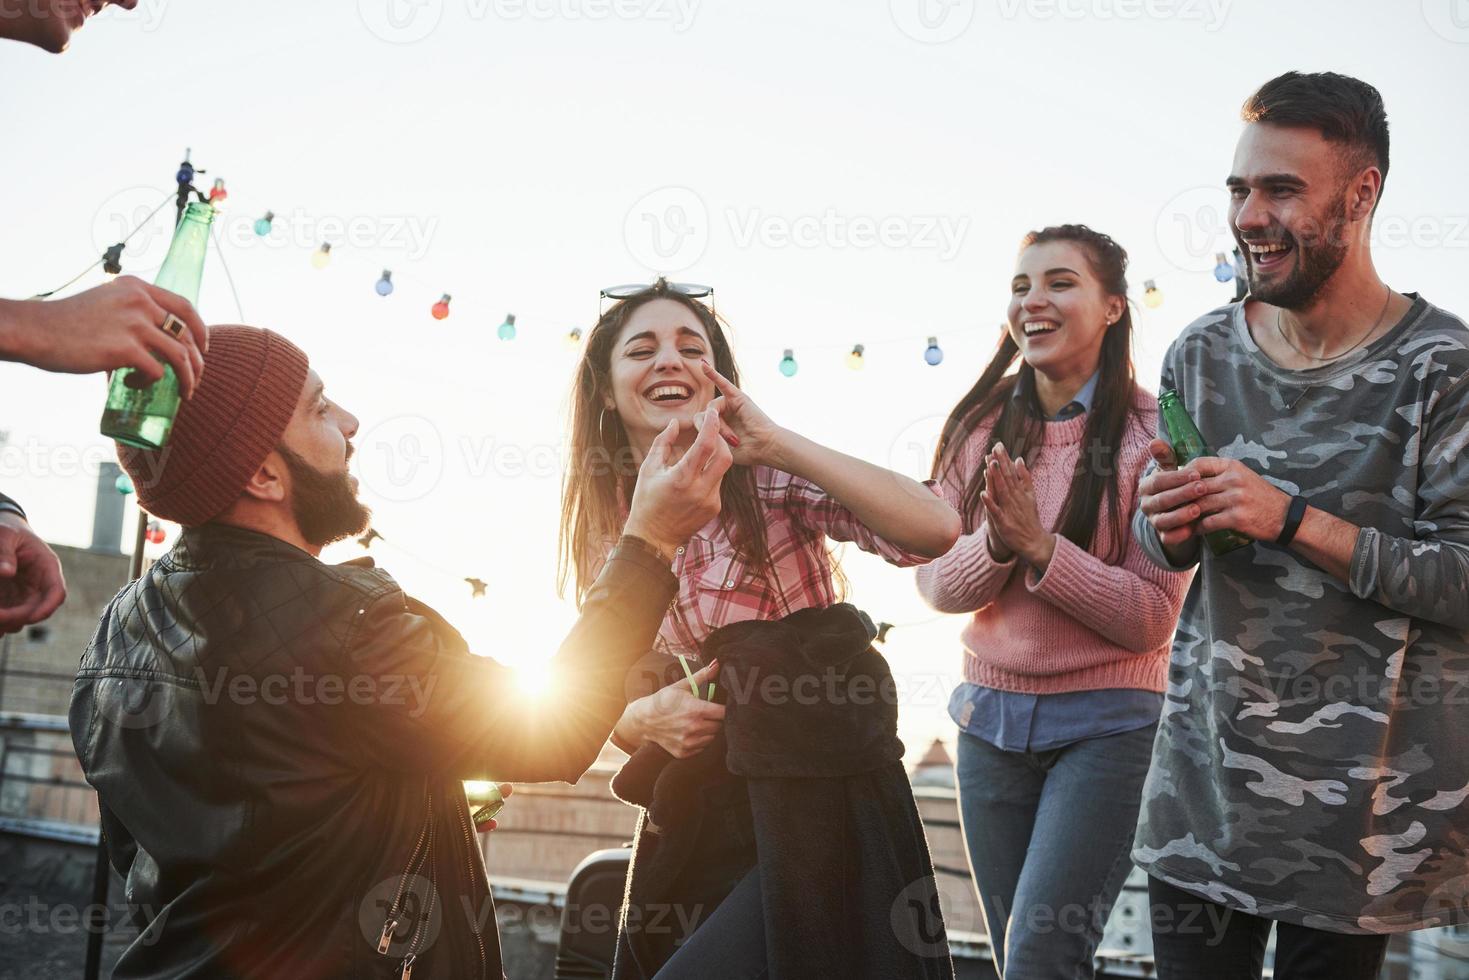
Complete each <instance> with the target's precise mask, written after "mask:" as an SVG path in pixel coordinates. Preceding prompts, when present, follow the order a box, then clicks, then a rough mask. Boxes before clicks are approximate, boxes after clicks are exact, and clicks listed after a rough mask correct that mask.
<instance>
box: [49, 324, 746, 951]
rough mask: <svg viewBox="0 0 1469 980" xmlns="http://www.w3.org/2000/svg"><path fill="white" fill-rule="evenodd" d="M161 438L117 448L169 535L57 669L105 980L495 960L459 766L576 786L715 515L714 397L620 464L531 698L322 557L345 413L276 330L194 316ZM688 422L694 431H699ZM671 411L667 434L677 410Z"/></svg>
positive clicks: (379, 581)
mask: <svg viewBox="0 0 1469 980" xmlns="http://www.w3.org/2000/svg"><path fill="white" fill-rule="evenodd" d="M206 365H207V370H206V371H205V372H204V374H203V375H202V378H201V380H200V382H199V385H198V387H197V388H196V390H195V392H194V397H193V398H192V399H190V400H189V401H187V402H185V403H184V404H183V405H182V406H181V407H180V409H179V413H178V417H177V420H176V421H175V424H174V430H173V436H172V440H171V442H170V444H169V446H168V447H167V448H166V449H164V450H163V451H161V452H145V451H140V450H134V449H129V448H124V447H119V457H120V459H121V461H122V465H123V467H124V468H125V469H126V470H127V472H128V474H129V475H130V476H131V477H132V479H133V482H134V484H135V486H136V487H137V493H138V500H139V502H140V503H141V504H142V505H143V507H144V508H145V509H147V510H148V511H149V512H150V513H152V514H154V515H156V516H158V517H161V518H164V519H167V520H172V521H177V522H178V523H180V524H182V525H184V532H183V533H182V535H180V537H179V540H178V543H177V544H176V545H175V546H174V548H173V549H172V550H171V551H170V552H169V553H168V554H167V555H165V556H164V557H163V558H162V559H160V560H159V561H158V562H157V563H156V564H155V565H154V566H153V567H152V568H151V569H150V570H149V571H148V573H147V574H146V575H145V576H144V577H143V578H142V579H140V580H138V581H136V582H133V583H132V584H130V585H129V586H128V587H127V588H125V589H123V590H122V592H120V593H119V594H118V595H117V597H116V598H115V599H113V601H112V602H111V603H110V604H109V605H108V607H107V609H106V610H105V611H104V613H103V615H102V621H101V623H100V624H99V625H98V627H97V632H96V634H95V635H94V637H93V639H92V642H91V644H90V645H89V646H88V648H87V652H86V654H85V655H84V656H83V657H82V661H81V665H80V668H79V670H78V674H77V680H76V686H75V689H74V692H73V695H72V702H71V731H72V739H73V742H74V744H75V746H76V750H77V755H78V756H79V758H80V759H81V760H82V766H83V769H84V770H85V772H86V775H87V780H88V782H90V783H91V784H92V785H93V786H95V787H96V789H97V793H98V798H99V801H100V804H101V808H102V830H103V833H104V835H105V836H106V839H107V844H108V853H109V855H110V856H111V860H112V863H113V865H114V867H116V869H117V870H118V872H119V873H120V874H122V875H123V876H124V877H125V878H126V880H127V896H128V901H129V903H130V905H131V907H132V908H133V910H134V913H135V915H136V917H137V919H138V924H139V926H140V927H141V931H140V934H139V936H138V938H137V939H136V940H135V941H134V942H133V943H132V945H130V946H129V947H128V948H127V950H125V951H124V952H123V954H122V957H121V958H120V960H119V961H118V964H117V968H116V972H115V973H114V976H115V977H117V978H143V977H160V978H161V977H184V976H189V977H209V978H220V977H256V976H272V977H290V978H292V980H309V978H316V977H323V978H324V977H403V978H407V977H409V976H410V975H412V976H413V977H416V978H429V977H434V978H439V977H442V978H451V977H452V978H456V980H463V978H476V977H478V978H492V980H499V978H501V977H502V976H503V969H502V966H501V961H500V950H499V943H498V937H497V935H496V931H495V926H494V923H495V914H494V908H493V905H492V903H491V899H490V891H489V886H488V883H487V881H486V878H485V870H484V864H483V861H482V860H481V858H480V854H479V851H478V849H477V848H476V846H475V843H474V833H473V829H472V824H471V820H470V816H469V809H468V805H467V801H466V799H465V795H464V790H463V788H462V785H461V780H465V779H511V780H530V781H549V780H556V779H561V780H566V781H568V782H574V781H575V780H576V779H578V778H579V777H580V776H581V774H582V773H583V772H584V771H585V770H586V769H587V767H588V766H589V765H590V764H591V763H592V761H593V760H594V759H595V758H596V756H597V753H598V751H599V750H600V748H601V746H602V745H603V743H604V742H605V741H606V739H607V737H608V735H609V734H610V733H611V731H612V728H613V725H614V724H615V723H616V722H617V719H618V717H619V715H620V714H621V712H622V710H623V707H624V706H625V703H626V698H625V695H624V679H625V676H626V674H627V672H628V670H629V668H630V667H631V666H632V664H633V662H634V661H635V660H637V659H638V657H639V656H640V655H641V654H643V653H645V652H646V651H647V650H648V649H649V648H650V647H651V646H652V643H653V640H654V636H655V634H656V633H657V630H658V625H659V623H660V622H661V620H662V618H663V614H664V611H665V609H666V608H667V606H668V604H669V602H670V601H671V600H672V599H673V596H674V592H675V584H676V583H675V579H674V576H673V574H672V573H671V572H670V570H669V568H670V564H671V562H670V558H671V556H672V555H673V553H674V551H675V549H676V548H677V547H678V546H679V545H680V544H682V542H683V541H684V540H685V539H687V538H688V537H689V536H690V535H691V534H693V532H694V531H696V530H697V529H698V528H700V527H702V526H703V525H704V524H705V523H707V522H708V521H710V520H712V519H713V518H714V517H715V516H717V514H718V511H719V487H720V481H721V478H722V477H723V475H724V472H725V470H727V469H728V467H729V465H730V462H731V459H730V452H729V448H728V447H727V446H726V445H725V443H724V441H723V440H722V439H721V438H720V429H721V426H720V424H719V422H718V413H717V409H710V410H709V412H708V414H706V415H705V416H704V417H703V418H701V419H700V423H701V425H700V428H701V431H700V433H699V435H698V437H697V439H695V441H694V444H693V447H692V448H691V449H689V450H688V451H687V453H685V454H684V455H683V456H682V457H681V458H679V459H677V460H675V459H674V448H673V447H674V443H675V441H676V439H677V436H678V429H679V423H677V422H675V423H672V424H671V425H670V426H669V428H668V429H667V430H665V431H664V432H663V434H662V435H660V436H659V437H658V440H657V441H655V442H654V444H653V449H652V451H651V452H650V453H649V456H648V459H647V461H646V462H645V463H644V464H643V466H642V468H641V470H640V471H639V474H638V480H637V489H636V491H635V493H634V495H633V501H632V509H631V516H630V517H629V518H628V521H627V533H626V534H624V536H623V537H622V539H621V540H620V541H619V542H618V545H617V547H616V549H615V550H614V551H613V552H612V557H611V560H609V561H608V562H607V565H606V567H605V568H604V570H603V572H602V574H601V576H600V577H599V578H598V579H597V582H596V584H595V585H594V586H593V587H592V589H591V591H590V592H589V593H588V594H587V596H586V598H585V600H584V601H583V603H582V608H581V617H580V619H579V620H578V621H577V623H576V625H575V626H574V627H573V628H572V631H571V633H570V635H569V636H568V637H567V638H566V640H565V642H563V643H562V645H561V649H560V651H559V652H558V653H557V655H556V657H555V658H554V660H553V661H552V663H553V665H554V667H555V672H556V675H557V677H558V685H557V688H556V690H557V701H556V705H555V708H554V710H552V709H550V708H549V707H547V706H540V705H536V704H533V703H531V702H529V701H528V699H525V698H524V697H523V696H522V695H520V694H519V692H518V691H517V688H516V685H515V683H514V681H513V679H512V677H511V674H510V672H509V671H508V670H507V669H506V668H504V667H502V666H500V665H499V664H497V663H496V662H495V661H493V660H490V659H488V658H485V657H477V656H473V655H471V654H470V653H469V651H468V649H467V647H466V645H465V642H464V639H463V638H462V637H461V636H460V635H459V634H458V633H457V632H456V631H455V630H454V629H453V628H452V627H451V626H450V625H449V624H448V623H446V622H445V621H444V620H443V619H442V618H441V617H440V616H438V614H436V613H435V612H434V611H433V610H431V609H429V608H428V607H427V606H425V605H423V604H422V603H420V602H418V601H417V600H415V599H413V598H411V597H409V596H407V595H405V594H404V592H403V590H402V589H401V588H400V587H399V586H398V584H397V583H396V582H394V581H393V579H392V577H391V576H389V575H388V574H387V573H386V572H384V571H382V570H380V569H377V568H374V567H372V566H371V562H370V560H369V561H367V562H366V563H365V564H364V563H348V564H347V565H327V564H324V563H322V562H321V561H320V560H319V559H318V555H319V554H320V552H321V549H322V547H323V546H325V545H326V544H328V543H330V542H332V541H336V540H339V539H341V538H344V537H347V536H349V535H352V534H356V533H358V532H360V531H361V530H363V529H364V528H365V527H366V526H367V519H368V511H367V509H366V508H365V507H364V506H363V505H362V504H361V503H359V502H358V501H357V499H356V494H355V486H356V485H355V481H354V480H353V478H352V477H351V476H349V475H348V472H347V461H348V459H349V458H350V457H351V455H352V444H351V442H350V440H351V438H352V436H353V435H354V434H355V433H356V431H357V420H356V419H355V418H354V417H353V416H352V415H351V414H350V413H348V412H347V411H346V410H344V409H343V408H341V407H340V406H338V405H337V404H335V403H334V402H333V401H331V400H330V399H329V398H328V397H327V396H326V392H325V390H324V387H323V385H322V382H321V379H320V378H319V377H317V375H316V373H315V372H314V371H312V370H311V369H310V366H309V364H308V363H307V358H306V355H305V354H304V353H302V352H301V350H300V349H298V348H297V347H296V346H295V345H293V344H292V343H290V342H289V341H288V340H286V339H285V338H283V337H281V336H279V335H278V334H275V333H271V332H270V331H267V330H260V329H256V328H253V327H237V326H223V327H214V328H212V329H211V330H210V332H209V344H208V353H207V355H206ZM705 422H710V423H712V424H703V423H705ZM684 424H685V425H687V423H684Z"/></svg>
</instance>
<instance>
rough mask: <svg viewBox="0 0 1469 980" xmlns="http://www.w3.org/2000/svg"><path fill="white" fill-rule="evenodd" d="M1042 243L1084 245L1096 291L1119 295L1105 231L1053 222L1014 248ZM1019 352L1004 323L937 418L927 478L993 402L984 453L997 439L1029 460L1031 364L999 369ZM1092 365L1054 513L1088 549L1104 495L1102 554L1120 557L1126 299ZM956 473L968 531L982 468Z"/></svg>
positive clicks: (955, 455)
mask: <svg viewBox="0 0 1469 980" xmlns="http://www.w3.org/2000/svg"><path fill="white" fill-rule="evenodd" d="M1045 242H1071V243H1073V244H1076V245H1078V246H1080V247H1081V249H1082V250H1083V251H1084V252H1086V255H1087V258H1088V260H1089V262H1090V264H1091V268H1092V271H1093V273H1095V274H1096V276H1097V278H1098V279H1099V280H1101V284H1102V289H1103V291H1104V292H1106V293H1107V294H1108V295H1109V296H1122V297H1126V296H1127V252H1126V251H1125V250H1123V248H1122V246H1121V245H1118V244H1117V243H1116V242H1115V241H1113V240H1112V239H1111V237H1110V236H1107V235H1104V234H1102V233H1101V232H1099V231H1093V230H1092V229H1091V228H1088V227H1087V226H1086V225H1079V224H1078V225H1053V226H1051V227H1048V228H1043V229H1041V230H1040V231H1032V232H1030V233H1029V234H1027V235H1026V236H1025V238H1023V239H1022V240H1021V243H1020V251H1022V252H1023V251H1025V250H1026V249H1027V248H1029V247H1030V246H1032V245H1040V244H1042V243H1045ZM1019 353H1020V348H1019V347H1018V346H1016V344H1015V341H1014V340H1013V339H1012V338H1011V336H1010V332H1009V331H1008V330H1006V331H1005V332H1004V334H1003V335H1002V336H1001V338H1000V344H999V347H998V349H997V350H996V351H995V356H994V358H993V360H991V361H990V363H989V366H988V367H986V368H985V369H984V373H983V374H981V375H980V376H979V380H978V381H976V382H975V383H974V387H972V388H970V389H969V392H968V393H967V394H966V395H965V396H964V397H963V398H961V399H959V404H957V405H955V406H954V410H953V411H952V412H950V413H949V418H948V421H947V422H945V423H944V430H943V434H942V435H941V436H940V437H939V445H938V450H937V451H936V452H935V453H934V476H935V477H938V478H943V477H944V476H945V475H948V474H951V473H953V472H954V471H955V470H956V469H957V467H959V466H960V465H962V463H963V455H964V454H963V447H964V443H965V442H966V441H967V440H968V438H969V436H970V435H971V434H972V433H973V432H974V430H975V429H976V428H977V427H978V426H979V423H980V422H981V420H983V419H984V418H985V417H986V416H987V415H989V414H990V413H991V412H993V411H994V410H995V408H996V407H999V409H1000V415H999V418H998V419H997V420H996V421H995V425H994V428H993V429H992V430H991V431H990V436H989V444H988V445H987V446H986V447H985V454H988V453H989V451H990V450H991V449H993V448H994V446H995V443H997V442H1003V443H1004V444H1005V449H1006V450H1007V451H1008V452H1009V454H1010V456H1011V458H1013V459H1022V458H1023V459H1025V461H1026V463H1027V465H1029V464H1030V463H1032V462H1033V461H1034V460H1033V457H1034V453H1035V451H1036V450H1037V449H1038V448H1039V446H1040V444H1041V442H1042V439H1043V434H1044V426H1045V423H1044V422H1043V421H1042V420H1041V408H1040V402H1039V399H1038V397H1037V395H1036V387H1035V368H1033V367H1031V366H1030V365H1029V364H1027V363H1025V362H1024V361H1023V360H1022V361H1021V363H1020V369H1019V370H1018V371H1017V372H1016V373H1015V374H1014V375H1007V373H1006V372H1008V371H1009V370H1010V366H1011V365H1012V364H1013V363H1014V362H1015V358H1016V356H1017V355H1018V354H1019ZM1099 371H1100V375H1099V377H1098V379H1097V393H1096V397H1095V399H1093V402H1092V408H1091V411H1089V412H1088V413H1087V418H1086V430H1085V433H1084V435H1083V437H1082V455H1081V457H1080V458H1079V459H1078V460H1077V465H1076V471H1075V472H1074V473H1073V475H1072V477H1071V487H1070V489H1069V490H1068V491H1067V494H1066V503H1065V505H1064V507H1063V508H1062V511H1061V515H1060V517H1059V518H1058V520H1057V531H1058V532H1059V533H1060V534H1061V536H1062V537H1064V538H1067V539H1068V540H1070V541H1071V542H1072V543H1074V544H1076V545H1077V546H1078V547H1081V548H1090V546H1091V544H1092V541H1093V539H1094V538H1095V537H1096V533H1097V523H1098V515H1099V513H1100V510H1101V504H1102V498H1103V496H1104V495H1105V497H1106V500H1107V512H1108V515H1109V516H1110V518H1111V524H1112V531H1113V535H1112V541H1111V543H1110V545H1109V547H1110V549H1111V550H1110V551H1109V556H1110V557H1109V560H1116V559H1117V558H1120V557H1121V554H1122V551H1123V549H1124V546H1125V537H1124V536H1125V534H1126V533H1127V532H1126V530H1125V528H1124V523H1125V522H1124V521H1122V520H1121V518H1120V516H1119V509H1120V506H1121V505H1120V503H1119V499H1118V489H1117V474H1118V468H1117V452H1118V450H1119V448H1120V447H1121V444H1122V436H1123V434H1124V432H1125V431H1126V429H1127V423H1128V416H1129V415H1130V414H1132V412H1133V411H1134V409H1133V406H1132V399H1133V391H1134V389H1135V388H1136V385H1137V381H1136V372H1135V371H1134V369H1133V364H1132V309H1131V307H1129V306H1127V305H1124V307H1123V311H1122V316H1121V318H1120V319H1119V320H1118V321H1117V322H1116V323H1114V324H1112V326H1110V327H1108V328H1107V334H1106V336H1105V337H1104V338H1103V340H1102V349H1101V354H1100V358H1099ZM1017 384H1023V385H1025V388H1024V389H1022V394H1021V396H1020V397H1019V398H1014V397H1011V396H1012V395H1013V394H1014V393H1015V386H1016V385H1017ZM957 475H958V476H960V477H961V478H962V479H963V480H964V493H963V497H962V502H961V506H960V508H959V513H960V515H961V516H962V517H963V519H964V530H965V532H966V533H969V532H973V531H974V530H975V529H976V528H977V527H978V526H979V517H980V515H981V514H982V513H983V508H982V505H981V504H980V500H979V495H980V492H981V491H983V490H984V467H983V466H982V465H981V466H978V467H976V468H975V470H974V472H973V473H969V474H967V475H965V474H962V473H958V474H957Z"/></svg>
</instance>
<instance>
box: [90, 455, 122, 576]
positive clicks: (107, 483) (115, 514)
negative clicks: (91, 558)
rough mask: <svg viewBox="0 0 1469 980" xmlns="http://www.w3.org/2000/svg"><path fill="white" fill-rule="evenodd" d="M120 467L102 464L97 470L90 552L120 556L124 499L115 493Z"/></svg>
mask: <svg viewBox="0 0 1469 980" xmlns="http://www.w3.org/2000/svg"><path fill="white" fill-rule="evenodd" d="M119 476H122V467H120V466H118V465H117V464H116V463H112V462H104V463H103V464H102V465H101V466H99V467H98V468H97V504H96V509H95V510H93V511H92V550H93V551H101V552H105V553H107V554H109V555H120V554H122V511H123V503H124V497H123V495H122V494H120V493H118V492H117V478H118V477H119Z"/></svg>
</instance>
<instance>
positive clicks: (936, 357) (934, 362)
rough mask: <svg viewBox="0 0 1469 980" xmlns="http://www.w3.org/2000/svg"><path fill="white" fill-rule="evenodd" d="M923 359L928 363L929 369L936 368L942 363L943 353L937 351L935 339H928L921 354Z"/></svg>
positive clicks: (937, 342)
mask: <svg viewBox="0 0 1469 980" xmlns="http://www.w3.org/2000/svg"><path fill="white" fill-rule="evenodd" d="M923 359H924V360H925V361H927V362H928V363H929V366H930V367H938V366H939V365H940V364H942V363H943V361H944V352H943V351H942V350H941V349H939V339H938V338H937V337H930V338H928V348H927V349H926V350H925V351H924V352H923Z"/></svg>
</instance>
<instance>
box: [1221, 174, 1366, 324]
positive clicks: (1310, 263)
mask: <svg viewBox="0 0 1469 980" xmlns="http://www.w3.org/2000/svg"><path fill="white" fill-rule="evenodd" d="M1333 211H1334V213H1333V214H1330V215H1329V217H1328V218H1327V219H1326V220H1325V221H1323V222H1320V225H1321V228H1322V234H1320V235H1318V236H1317V239H1318V240H1315V241H1312V242H1311V243H1310V244H1309V245H1308V244H1306V243H1304V242H1302V241H1301V240H1300V239H1299V238H1298V237H1296V236H1295V235H1291V236H1290V242H1289V244H1290V245H1291V246H1292V247H1293V249H1294V252H1295V257H1296V268H1295V271H1294V272H1292V273H1291V274H1290V275H1288V276H1286V277H1285V278H1284V279H1282V280H1280V281H1279V282H1275V283H1273V284H1262V283H1261V282H1260V281H1259V279H1258V277H1257V276H1256V274H1255V267H1254V264H1253V260H1252V262H1251V265H1250V298H1251V299H1258V300H1260V301H1262V302H1265V303H1269V304H1270V305H1271V306H1278V307H1280V308H1281V309H1286V310H1301V309H1305V308H1306V307H1307V306H1309V305H1310V304H1311V302H1312V301H1313V300H1314V299H1315V298H1316V297H1317V295H1318V294H1319V293H1320V292H1321V289H1322V287H1324V286H1325V285H1326V283H1327V281H1328V280H1330V279H1331V277H1332V276H1334V275H1336V270H1337V269H1340V268H1341V264H1342V262H1343V261H1344V260H1345V259H1346V255H1347V243H1346V240H1345V238H1346V227H1347V203H1346V198H1345V194H1344V193H1343V196H1340V197H1338V198H1337V203H1336V205H1335V206H1334V207H1333ZM1244 247H1245V249H1246V251H1248V246H1244Z"/></svg>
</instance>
